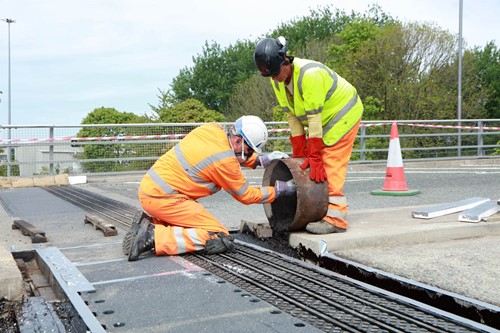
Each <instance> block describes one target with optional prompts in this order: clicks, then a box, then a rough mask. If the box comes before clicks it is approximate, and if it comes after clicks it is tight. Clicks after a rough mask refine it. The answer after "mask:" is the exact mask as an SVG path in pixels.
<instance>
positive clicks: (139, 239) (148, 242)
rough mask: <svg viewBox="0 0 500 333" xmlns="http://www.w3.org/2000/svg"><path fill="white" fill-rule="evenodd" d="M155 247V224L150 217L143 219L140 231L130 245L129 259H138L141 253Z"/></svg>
mask: <svg viewBox="0 0 500 333" xmlns="http://www.w3.org/2000/svg"><path fill="white" fill-rule="evenodd" d="M154 247H155V225H154V224H153V223H151V222H149V219H142V220H141V224H140V228H139V231H138V232H137V235H136V236H135V238H134V242H133V243H132V246H131V247H130V252H129V254H128V261H136V260H137V259H139V256H140V255H141V253H144V252H146V251H149V250H152V249H154Z"/></svg>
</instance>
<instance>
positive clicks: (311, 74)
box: [271, 58, 363, 146]
mask: <svg viewBox="0 0 500 333" xmlns="http://www.w3.org/2000/svg"><path fill="white" fill-rule="evenodd" d="M292 82H293V97H291V96H287V91H286V88H285V85H284V83H283V82H276V81H274V80H273V79H272V78H271V83H272V86H273V89H274V93H275V94H276V98H277V99H278V102H279V104H280V106H281V107H282V108H283V111H285V113H287V115H288V119H289V122H290V130H291V135H292V136H296V135H300V134H303V127H304V126H310V125H312V124H311V123H312V122H313V121H314V120H315V118H317V117H318V116H321V125H322V131H323V132H322V137H323V142H324V144H325V145H327V146H331V145H334V144H335V143H336V142H337V141H339V140H340V139H341V138H342V137H343V136H344V135H345V134H346V133H347V132H349V130H350V129H351V128H352V127H353V126H354V125H355V124H356V123H357V122H358V120H360V119H361V115H362V114H363V105H362V103H361V99H360V98H359V97H358V94H357V92H356V88H354V87H353V86H352V85H351V84H350V83H349V82H347V81H346V80H345V79H344V78H342V77H341V76H339V75H338V74H337V73H335V72H334V71H333V70H331V69H330V68H328V67H327V66H325V65H323V64H322V63H319V62H316V61H312V60H307V59H300V58H294V60H293V80H292ZM291 115H293V116H294V117H290V116H291ZM293 118H296V119H297V120H298V121H299V122H300V123H301V124H302V128H299V129H297V126H293V125H294V124H292V121H290V120H294V119H293ZM317 120H318V123H319V119H317ZM297 124H298V122H296V124H295V125H297ZM298 125H299V127H300V124H298ZM317 130H319V132H320V133H321V129H313V128H312V127H309V134H310V137H315V136H316V135H312V133H313V131H317ZM320 133H318V135H319V136H320V137H321V134H320Z"/></svg>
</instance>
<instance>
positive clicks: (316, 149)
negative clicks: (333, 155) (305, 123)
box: [300, 138, 326, 183]
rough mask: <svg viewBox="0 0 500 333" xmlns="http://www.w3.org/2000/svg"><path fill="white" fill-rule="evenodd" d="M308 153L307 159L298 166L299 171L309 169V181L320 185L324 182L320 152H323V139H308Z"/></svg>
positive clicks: (324, 175) (323, 168) (324, 172)
mask: <svg viewBox="0 0 500 333" xmlns="http://www.w3.org/2000/svg"><path fill="white" fill-rule="evenodd" d="M308 148H309V149H308V150H309V151H308V154H307V158H306V160H305V161H304V163H302V164H301V165H300V168H301V169H303V170H304V169H306V168H307V167H309V176H310V177H311V180H314V181H315V182H316V183H322V182H324V181H325V180H326V171H325V167H324V166H323V157H322V154H321V151H322V150H323V139H322V138H309V147H308Z"/></svg>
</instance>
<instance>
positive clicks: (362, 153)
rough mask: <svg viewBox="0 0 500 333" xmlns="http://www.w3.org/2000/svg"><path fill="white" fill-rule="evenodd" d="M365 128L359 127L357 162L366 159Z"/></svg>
mask: <svg viewBox="0 0 500 333" xmlns="http://www.w3.org/2000/svg"><path fill="white" fill-rule="evenodd" d="M365 136H366V127H365V126H361V135H360V138H359V139H360V141H359V150H360V152H359V160H360V161H365V159H366V153H365V151H366V137H365Z"/></svg>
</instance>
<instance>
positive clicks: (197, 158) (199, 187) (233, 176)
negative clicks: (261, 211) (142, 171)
mask: <svg viewBox="0 0 500 333" xmlns="http://www.w3.org/2000/svg"><path fill="white" fill-rule="evenodd" d="M253 162H254V160H252V164H253ZM248 164H250V163H248ZM221 189H224V190H226V191H227V192H228V193H229V194H231V195H232V196H233V197H234V198H235V199H237V200H238V201H240V202H241V203H244V204H253V203H268V202H272V201H273V200H274V198H275V197H276V192H275V190H274V187H272V186H266V187H262V188H259V187H253V186H250V185H249V184H248V182H247V180H246V179H245V176H243V174H242V172H241V168H240V164H239V163H238V159H237V158H236V156H235V155H234V152H233V150H232V149H231V146H230V145H229V141H228V137H227V134H226V132H225V131H224V129H223V128H222V126H220V125H218V124H204V125H202V126H200V127H198V128H196V129H194V130H192V131H191V132H190V133H189V134H188V135H186V136H185V137H184V138H183V139H182V140H181V141H180V142H179V143H178V144H177V145H176V146H174V147H173V148H172V149H170V150H169V151H168V152H167V153H165V154H164V155H163V156H161V157H160V158H159V159H158V160H157V161H156V163H155V164H154V165H153V166H152V167H151V169H150V170H149V171H148V172H147V174H146V175H145V176H144V177H143V179H142V181H141V184H140V191H141V192H142V193H144V194H146V195H148V196H152V197H162V196H166V195H186V196H187V197H189V198H191V199H194V200H196V199H198V198H202V197H206V196H209V195H212V194H214V193H216V192H218V191H220V190H221Z"/></svg>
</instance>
